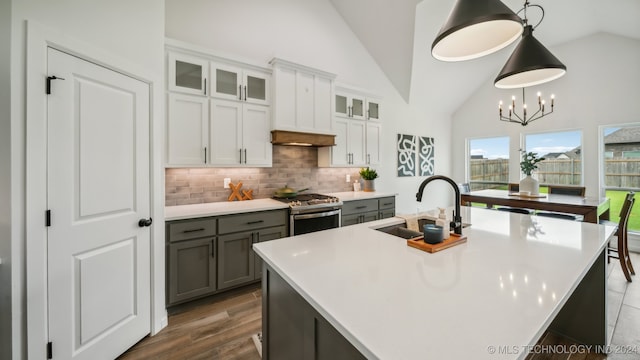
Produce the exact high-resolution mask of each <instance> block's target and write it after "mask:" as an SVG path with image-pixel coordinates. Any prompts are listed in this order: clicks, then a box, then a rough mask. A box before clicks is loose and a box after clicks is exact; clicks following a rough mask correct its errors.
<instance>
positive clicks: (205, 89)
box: [204, 78, 207, 95]
mask: <svg viewBox="0 0 640 360" xmlns="http://www.w3.org/2000/svg"><path fill="white" fill-rule="evenodd" d="M204 94H205V95H207V78H204Z"/></svg>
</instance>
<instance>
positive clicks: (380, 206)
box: [342, 196, 396, 226]
mask: <svg viewBox="0 0 640 360" xmlns="http://www.w3.org/2000/svg"><path fill="white" fill-rule="evenodd" d="M395 200H396V199H395V197H394V196H388V197H384V198H378V199H365V200H354V201H347V202H345V203H344V205H343V206H342V226H349V225H355V224H362V223H365V222H369V221H375V220H379V219H385V218H388V217H393V216H396V201H395Z"/></svg>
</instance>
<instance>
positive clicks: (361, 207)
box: [356, 205, 367, 209]
mask: <svg viewBox="0 0 640 360" xmlns="http://www.w3.org/2000/svg"><path fill="white" fill-rule="evenodd" d="M366 208H367V206H366V205H362V206H356V209H366Z"/></svg>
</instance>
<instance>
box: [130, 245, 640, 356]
mask: <svg viewBox="0 0 640 360" xmlns="http://www.w3.org/2000/svg"><path fill="white" fill-rule="evenodd" d="M631 259H632V262H633V264H634V265H635V267H636V269H638V268H640V255H639V254H632V258H631ZM607 273H608V289H607V307H608V308H607V312H608V314H607V316H608V321H609V337H610V339H611V340H610V343H611V349H612V350H613V351H614V352H613V353H611V354H609V356H608V357H607V356H604V355H602V354H593V353H591V354H589V353H582V352H575V353H552V354H548V353H547V354H530V355H529V356H528V357H527V359H528V360H547V359H553V360H600V359H607V360H627V359H628V360H632V359H634V360H638V359H640V274H638V275H636V276H634V277H633V282H632V283H628V282H627V281H626V279H625V278H624V275H623V274H622V270H621V269H620V265H619V263H618V262H617V260H614V259H612V260H611V264H609V265H608V267H607ZM261 311H262V299H261V291H260V283H256V284H253V285H249V286H247V287H243V288H240V289H236V290H232V291H231V292H229V293H225V294H221V295H218V296H214V297H211V298H206V299H202V300H198V301H194V302H191V303H188V304H185V305H182V306H179V307H175V308H171V309H169V326H167V327H166V328H165V329H163V330H162V331H160V332H159V333H158V334H156V335H155V336H152V337H146V338H144V339H143V340H142V341H140V342H139V343H138V344H136V345H135V346H134V347H132V348H131V349H129V351H127V352H126V353H125V354H123V355H122V356H121V357H120V358H119V359H123V360H125V359H126V360H130V359H154V360H155V359H239V360H254V359H255V360H259V359H260V356H259V354H258V352H257V350H256V348H255V346H254V344H253V340H252V339H251V336H252V335H253V334H255V333H257V332H259V331H260V330H261V326H262V323H261ZM539 344H542V345H563V346H564V347H563V348H566V349H570V348H571V345H576V344H575V343H573V342H571V341H570V340H568V339H565V338H562V337H560V336H558V335H555V334H552V333H546V334H545V335H544V336H543V338H542V339H541V340H540V342H539ZM514 345H518V344H514ZM621 347H625V348H626V349H628V350H630V352H629V351H626V353H625V352H624V351H621V349H622V348H621ZM554 349H562V348H561V347H554Z"/></svg>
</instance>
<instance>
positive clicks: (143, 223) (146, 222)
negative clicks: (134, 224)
mask: <svg viewBox="0 0 640 360" xmlns="http://www.w3.org/2000/svg"><path fill="white" fill-rule="evenodd" d="M151 223H153V219H152V218H148V219H140V221H138V226H139V227H149V226H151Z"/></svg>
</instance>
